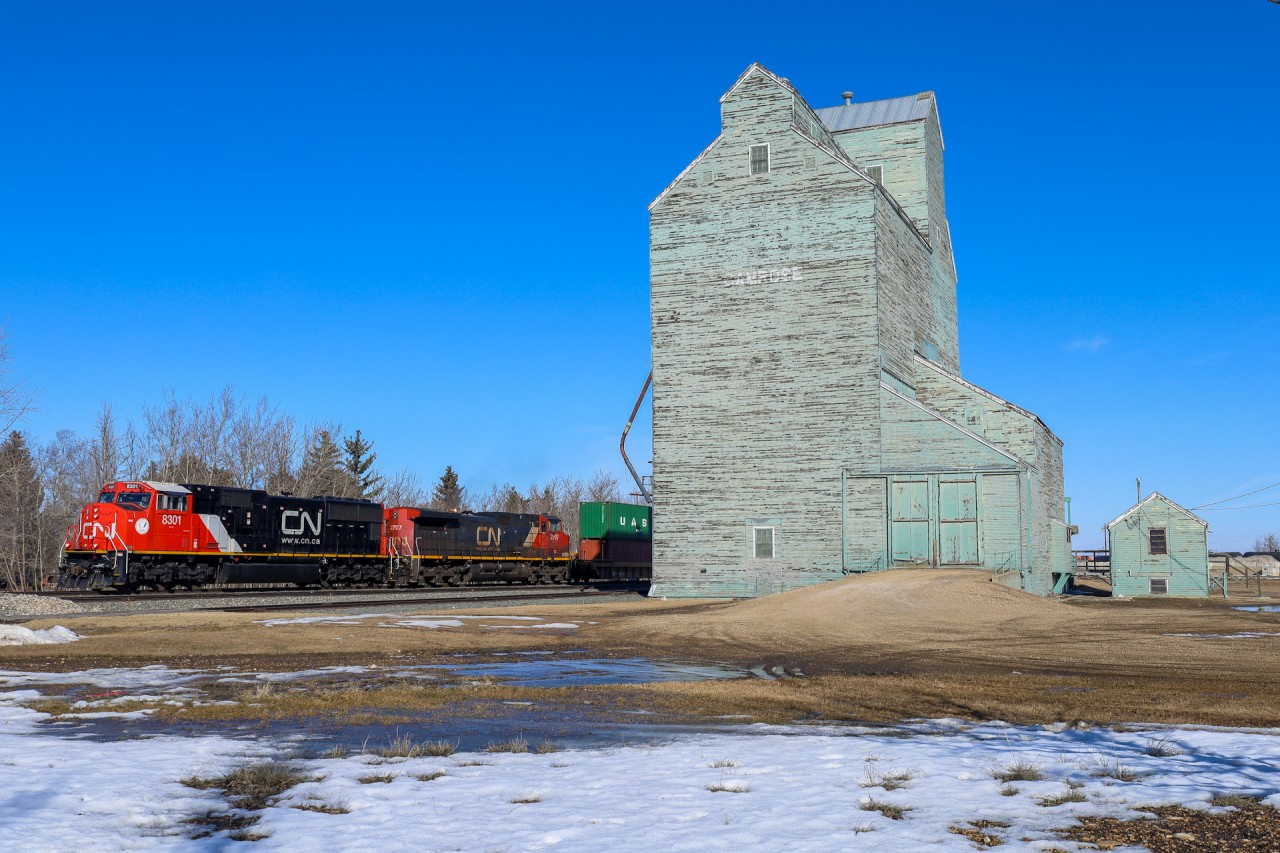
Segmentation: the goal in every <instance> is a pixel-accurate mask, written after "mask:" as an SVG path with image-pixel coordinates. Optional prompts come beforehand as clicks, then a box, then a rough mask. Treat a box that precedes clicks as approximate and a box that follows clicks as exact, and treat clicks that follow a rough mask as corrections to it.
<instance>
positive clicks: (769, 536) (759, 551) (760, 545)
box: [752, 527, 773, 560]
mask: <svg viewBox="0 0 1280 853" xmlns="http://www.w3.org/2000/svg"><path fill="white" fill-rule="evenodd" d="M752 530H753V533H754V539H755V557H756V559H757V560H772V559H773V528H772V527H755V528H752Z"/></svg>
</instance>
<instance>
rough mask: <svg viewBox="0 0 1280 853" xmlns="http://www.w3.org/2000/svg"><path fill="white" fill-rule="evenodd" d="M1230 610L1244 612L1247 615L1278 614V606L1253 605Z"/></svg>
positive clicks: (1279, 607)
mask: <svg viewBox="0 0 1280 853" xmlns="http://www.w3.org/2000/svg"><path fill="white" fill-rule="evenodd" d="M1231 609H1232V610H1244V611H1246V612H1248V613H1280V604H1255V605H1253V606H1252V607H1243V606H1241V607H1232V608H1231Z"/></svg>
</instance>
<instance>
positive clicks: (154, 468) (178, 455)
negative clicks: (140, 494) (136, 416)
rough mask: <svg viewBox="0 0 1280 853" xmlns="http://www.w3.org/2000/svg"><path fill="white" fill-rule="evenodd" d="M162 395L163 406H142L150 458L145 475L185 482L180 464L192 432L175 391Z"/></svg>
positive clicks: (171, 390) (168, 391)
mask: <svg viewBox="0 0 1280 853" xmlns="http://www.w3.org/2000/svg"><path fill="white" fill-rule="evenodd" d="M161 396H162V400H163V402H162V404H161V405H160V406H156V407H151V406H143V407H142V420H143V422H144V423H145V424H146V426H147V446H148V451H149V453H148V455H149V456H150V458H151V462H150V464H149V465H148V466H147V472H146V476H147V477H148V478H150V479H154V480H163V481H165V482H170V481H174V482H176V481H179V480H184V479H186V478H185V477H184V476H183V474H184V472H182V471H180V470H179V461H180V460H181V459H182V457H183V455H184V453H185V452H186V450H187V446H188V437H189V435H190V433H191V429H190V425H189V423H188V419H187V415H186V408H185V406H184V405H183V404H182V403H181V402H180V401H179V400H178V395H177V393H176V392H175V391H174V389H172V388H166V389H164V391H163V392H162V394H161ZM188 458H189V457H188ZM187 482H191V481H190V480H187Z"/></svg>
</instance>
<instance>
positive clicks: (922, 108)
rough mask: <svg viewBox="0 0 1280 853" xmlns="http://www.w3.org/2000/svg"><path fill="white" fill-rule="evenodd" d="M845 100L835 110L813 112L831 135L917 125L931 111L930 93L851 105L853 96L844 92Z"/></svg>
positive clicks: (825, 108)
mask: <svg viewBox="0 0 1280 853" xmlns="http://www.w3.org/2000/svg"><path fill="white" fill-rule="evenodd" d="M844 99H845V102H844V103H843V104H841V105H840V106H838V107H823V108H821V109H815V110H814V112H815V113H817V114H818V118H820V119H822V123H823V124H824V125H826V128H827V130H829V131H831V132H832V133H839V132H840V131H842V130H858V129H859V128H863V127H878V126H880V125H885V124H901V123H903V122H906V121H920V120H921V119H926V118H928V117H929V111H930V110H932V109H934V100H933V92H921V93H920V94H918V95H905V96H903V97H901V98H885V99H884V100H881V101H864V102H862V103H854V101H853V93H852V92H845V93H844Z"/></svg>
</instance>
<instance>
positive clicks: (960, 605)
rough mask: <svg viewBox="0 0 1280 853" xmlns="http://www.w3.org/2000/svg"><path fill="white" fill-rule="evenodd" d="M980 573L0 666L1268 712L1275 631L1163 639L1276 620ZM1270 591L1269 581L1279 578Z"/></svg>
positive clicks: (668, 709) (732, 710) (369, 700)
mask: <svg viewBox="0 0 1280 853" xmlns="http://www.w3.org/2000/svg"><path fill="white" fill-rule="evenodd" d="M988 577H989V576H987V575H984V574H982V573H974V572H931V571H919V572H914V571H902V572H884V573H878V576H876V577H863V578H850V579H846V580H842V581H836V582H833V583H830V584H823V585H819V586H817V587H811V588H808V589H803V590H796V591H793V592H789V593H785V594H783V595H779V596H773V597H770V598H767V599H758V600H753V601H745V602H737V603H725V602H697V601H681V602H658V601H626V602H608V603H594V604H583V603H570V604H551V603H541V604H537V605H529V606H525V607H519V608H503V609H502V610H501V611H500V615H537V616H542V617H544V618H548V619H554V620H556V621H561V620H567V619H576V620H580V621H581V622H582V627H581V629H580V630H579V631H578V632H576V633H575V634H573V635H572V636H562V635H547V634H543V633H537V632H522V631H486V630H484V629H483V627H482V626H481V625H480V624H478V623H477V622H475V621H472V620H468V621H467V622H466V624H464V626H463V627H461V628H457V629H438V630H429V629H422V630H390V629H385V628H378V627H377V623H378V622H380V621H383V620H380V619H368V620H363V621H362V622H361V623H360V624H357V625H334V624H325V623H320V624H309V625H280V626H272V627H267V626H263V625H259V624H255V622H256V621H260V620H261V619H263V618H265V617H263V616H261V615H258V614H225V613H210V612H204V613H185V614H146V615H137V616H126V617H110V618H107V617H84V618H77V619H74V620H71V619H65V618H59V619H45V620H38V621H34V622H31V623H29V624H30V625H31V627H47V626H49V625H52V624H55V623H66V624H72V625H73V626H74V627H75V629H76V630H77V632H80V633H82V634H84V635H86V639H84V640H81V641H80V642H78V643H75V644H73V645H72V646H28V647H4V648H0V662H3V663H0V666H10V667H12V668H20V669H22V668H42V669H62V670H67V669H87V668H92V667H96V666H111V665H141V664H149V663H164V664H167V665H169V666H173V667H199V668H212V667H213V666H216V665H231V666H236V667H239V668H242V669H246V670H251V669H252V670H273V671H285V670H297V669H306V668H316V667H321V666H328V665H336V664H348V663H351V662H353V661H358V662H360V663H365V664H370V663H378V664H385V665H388V666H390V665H396V664H404V663H406V662H424V663H425V662H430V661H433V660H442V659H443V657H444V656H446V655H450V654H454V653H457V652H469V653H475V654H485V653H489V652H497V651H503V652H507V651H516V650H528V649H535V648H536V649H546V650H550V651H566V650H570V649H572V650H575V651H577V650H583V651H584V652H585V653H587V654H592V655H600V656H640V657H650V658H659V659H670V660H690V659H691V658H693V659H696V660H699V661H703V662H710V663H716V662H729V663H734V664H737V665H740V666H741V667H743V668H744V669H747V668H750V667H753V666H760V665H771V666H779V665H785V666H787V667H794V668H800V669H803V671H804V672H806V673H810V674H811V675H813V676H815V677H810V678H804V679H795V680H781V681H763V680H760V679H742V680H736V681H714V682H699V683H683V684H653V685H631V686H617V687H593V688H574V689H529V688H514V687H507V686H503V685H501V684H491V685H471V686H467V687H462V688H454V689H450V690H447V691H446V690H439V689H435V688H430V687H422V686H412V685H392V684H375V685H368V684H365V685H362V686H364V687H371V689H354V688H353V687H352V688H347V687H345V686H341V685H340V686H332V685H329V686H326V685H315V686H311V687H309V688H308V689H302V690H298V689H289V690H271V691H250V692H249V693H247V694H245V695H243V696H241V697H239V698H240V699H241V702H240V703H239V704H237V705H208V706H190V705H188V706H186V707H185V708H181V709H179V708H175V707H173V706H160V707H156V706H155V705H154V704H147V703H137V704H128V705H123V706H112V710H137V709H139V708H155V713H156V715H157V716H158V717H159V718H161V719H176V718H183V719H191V720H211V721H212V720H245V719H248V720H255V719H260V720H269V719H286V718H297V717H324V718H334V719H337V718H342V719H343V720H344V721H349V722H360V723H363V722H379V723H396V722H400V723H406V724H408V723H411V722H412V721H413V719H414V716H413V715H415V714H416V715H421V714H423V713H428V712H429V713H444V712H445V709H447V708H449V707H450V706H453V707H457V706H458V705H461V704H467V703H470V704H468V707H467V711H468V713H471V712H472V711H477V710H478V712H479V713H480V714H484V713H489V711H487V710H486V708H485V707H483V703H486V702H489V701H496V700H502V699H505V700H511V699H520V700H526V701H534V702H539V703H564V704H566V705H569V704H574V705H577V704H579V703H581V702H583V701H587V700H589V701H591V702H592V703H593V705H592V706H591V707H593V709H597V710H598V709H604V710H605V711H608V710H610V709H611V710H616V711H619V712H620V711H624V710H634V709H646V710H651V711H655V712H658V713H659V714H666V715H668V716H669V717H671V718H679V719H690V718H700V717H715V716H720V715H739V716H741V717H742V718H743V719H750V720H756V721H762V722H779V723H787V722H793V721H797V720H799V721H804V720H857V721H876V722H891V721H896V720H900V719H903V718H905V717H941V716H951V717H961V718H966V719H978V720H982V719H1003V720H1008V721H1010V722H1025V723H1043V722H1048V721H1064V722H1075V721H1088V722H1097V723H1109V722H1119V721H1126V720H1143V721H1147V722H1164V723H1171V724H1185V723H1207V724H1218V725H1233V726H1270V725H1271V724H1272V723H1273V722H1274V708H1275V707H1276V706H1277V704H1280V654H1276V652H1278V651H1280V638H1261V639H1257V640H1248V641H1231V640H1223V641H1217V640H1200V639H1191V638H1180V637H1171V636H1167V635H1168V634H1174V633H1216V634H1230V633H1233V632H1238V631H1242V630H1255V631H1257V630H1277V628H1276V627H1275V626H1277V625H1280V615H1276V614H1259V613H1240V612H1236V611H1232V610H1230V608H1229V605H1230V604H1231V603H1240V602H1238V601H1237V602H1221V601H1218V600H1211V601H1207V602H1205V601H1199V602H1197V601H1174V600H1171V599H1163V600H1159V601H1151V602H1147V601H1144V602H1121V601H1112V600H1108V599H1090V600H1070V601H1059V600H1045V599H1037V598H1034V597H1032V596H1027V595H1025V594H1023V593H1020V592H1016V591H1014V590H1009V589H1007V588H1005V587H1001V586H999V585H997V584H993V583H990V582H989V581H988ZM1275 591H1276V592H1277V594H1280V587H1277V589H1276V590H1275ZM462 612H466V613H470V614H482V615H483V614H486V613H487V614H490V615H493V614H494V611H493V610H487V611H486V610H470V611H462ZM271 615H272V617H273V618H275V617H279V616H281V615H282V614H271ZM588 622H594V623H596V624H587V623H588ZM335 636H341V637H342V642H341V643H336V642H335V640H334V637H335ZM1064 637H1068V638H1070V642H1064V639H1063V638H1064ZM1242 643H1248V645H1247V647H1244V646H1242V645H1241V644H1242ZM139 649H146V650H147V652H146V653H145V654H140V653H139V651H138V650H139ZM1242 650H1243V651H1247V652H1249V654H1241V651H1242ZM298 686H302V685H298ZM218 698H223V697H218ZM230 698H236V697H234V696H232V697H230ZM475 703H480V704H481V707H479V708H478V709H477V708H476V707H475ZM40 707H41V709H42V710H48V711H50V712H51V713H68V712H69V711H70V710H71V709H70V708H69V707H68V706H67V705H66V704H65V703H59V702H57V701H53V702H47V703H42V704H41V705H40ZM494 713H496V711H494Z"/></svg>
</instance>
